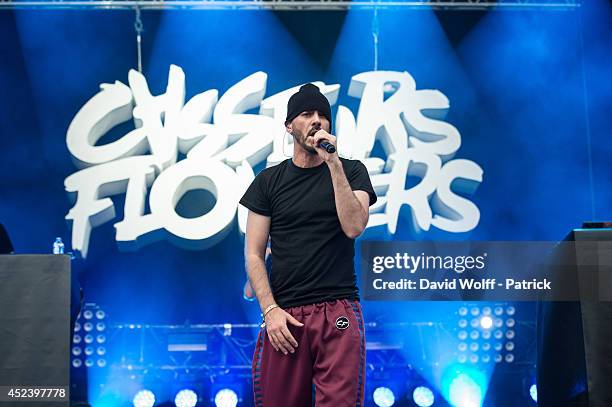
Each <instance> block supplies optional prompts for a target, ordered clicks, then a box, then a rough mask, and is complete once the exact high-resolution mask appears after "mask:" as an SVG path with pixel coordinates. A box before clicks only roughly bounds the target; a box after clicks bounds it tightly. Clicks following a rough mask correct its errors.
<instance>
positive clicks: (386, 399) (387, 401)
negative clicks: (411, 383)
mask: <svg viewBox="0 0 612 407" xmlns="http://www.w3.org/2000/svg"><path fill="white" fill-rule="evenodd" d="M372 397H373V399H374V404H376V405H377V406H378V407H391V406H392V405H393V404H395V394H393V392H392V391H391V389H390V388H388V387H377V388H376V390H374V394H373V395H372Z"/></svg>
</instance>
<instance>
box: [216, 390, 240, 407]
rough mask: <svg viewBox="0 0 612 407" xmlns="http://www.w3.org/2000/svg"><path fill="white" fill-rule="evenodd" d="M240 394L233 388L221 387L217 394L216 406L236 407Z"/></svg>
mask: <svg viewBox="0 0 612 407" xmlns="http://www.w3.org/2000/svg"><path fill="white" fill-rule="evenodd" d="M236 404H238V395H237V394H236V392H235V391H234V390H232V389H221V390H219V391H218V392H217V394H216V395H215V406H217V407H236Z"/></svg>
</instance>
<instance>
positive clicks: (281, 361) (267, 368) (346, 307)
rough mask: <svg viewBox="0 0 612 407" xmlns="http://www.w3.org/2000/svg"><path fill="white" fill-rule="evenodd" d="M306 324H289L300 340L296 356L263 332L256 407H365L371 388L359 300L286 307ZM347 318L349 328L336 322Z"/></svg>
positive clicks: (258, 348) (256, 366) (257, 356)
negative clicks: (366, 387) (367, 382)
mask: <svg viewBox="0 0 612 407" xmlns="http://www.w3.org/2000/svg"><path fill="white" fill-rule="evenodd" d="M285 311H287V312H288V313H289V314H291V315H292V316H293V317H295V318H296V319H297V320H298V321H300V322H302V323H303V324H304V326H303V327H297V326H293V325H291V324H288V328H289V331H290V332H291V334H292V335H293V337H294V338H295V340H296V341H297V342H298V347H297V349H296V351H295V353H293V354H291V353H289V354H288V355H284V354H283V353H282V352H277V351H276V350H274V348H273V347H272V345H271V344H270V340H269V338H268V335H267V332H266V330H265V328H263V329H262V330H261V331H260V333H259V337H258V339H257V345H256V347H255V355H254V356H253V395H254V398H255V405H256V406H258V407H259V406H263V407H281V406H282V407H311V406H312V386H313V384H314V386H315V388H316V392H315V394H316V396H315V397H316V400H315V401H316V406H317V407H342V406H351V407H355V406H357V407H360V406H362V405H363V394H364V385H365V336H364V326H363V317H362V314H361V306H360V304H359V302H358V301H351V300H335V301H329V302H324V303H319V304H312V305H305V306H301V307H293V308H288V309H285ZM341 317H345V318H347V319H348V321H349V326H348V328H346V329H338V328H337V327H336V321H337V320H338V318H341Z"/></svg>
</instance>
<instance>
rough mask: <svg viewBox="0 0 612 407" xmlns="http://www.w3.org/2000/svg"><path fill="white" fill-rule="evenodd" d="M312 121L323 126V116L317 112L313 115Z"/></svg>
mask: <svg viewBox="0 0 612 407" xmlns="http://www.w3.org/2000/svg"><path fill="white" fill-rule="evenodd" d="M312 119H313V120H314V123H319V124H321V116H320V115H319V112H317V111H315V112H314V113H313V114H312Z"/></svg>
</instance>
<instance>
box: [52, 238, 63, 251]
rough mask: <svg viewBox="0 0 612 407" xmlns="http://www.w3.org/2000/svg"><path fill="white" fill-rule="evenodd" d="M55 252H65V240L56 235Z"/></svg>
mask: <svg viewBox="0 0 612 407" xmlns="http://www.w3.org/2000/svg"><path fill="white" fill-rule="evenodd" d="M53 254H64V242H62V238H61V237H56V238H55V242H53Z"/></svg>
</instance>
